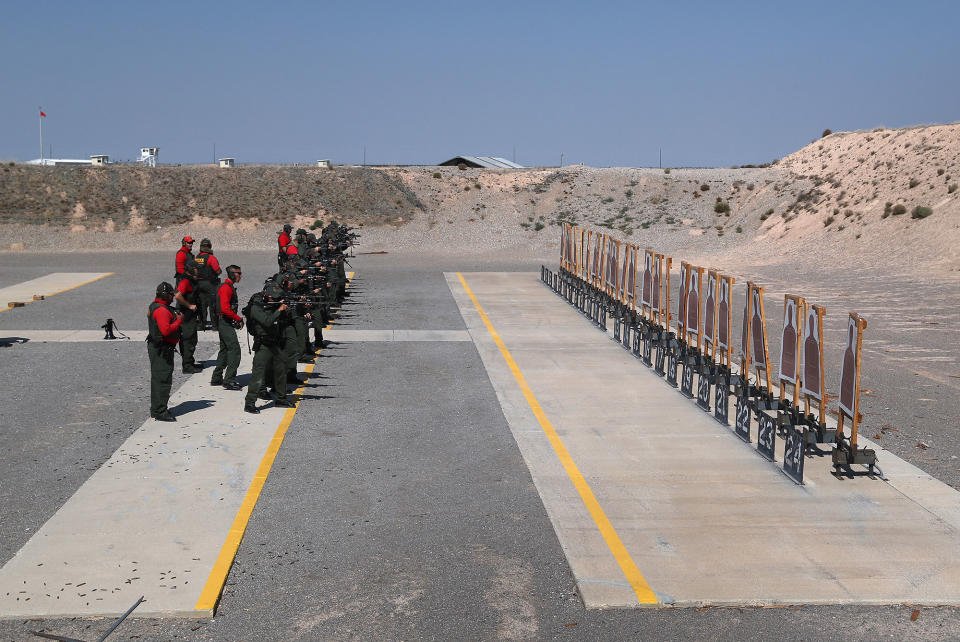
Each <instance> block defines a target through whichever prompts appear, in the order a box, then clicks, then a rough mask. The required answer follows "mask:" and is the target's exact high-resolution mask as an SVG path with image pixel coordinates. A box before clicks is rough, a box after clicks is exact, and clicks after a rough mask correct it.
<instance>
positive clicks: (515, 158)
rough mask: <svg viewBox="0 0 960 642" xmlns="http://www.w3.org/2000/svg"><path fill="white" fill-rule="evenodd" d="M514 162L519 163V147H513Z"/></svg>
mask: <svg viewBox="0 0 960 642" xmlns="http://www.w3.org/2000/svg"><path fill="white" fill-rule="evenodd" d="M513 162H514V163H516V162H517V146H516V145H514V146H513Z"/></svg>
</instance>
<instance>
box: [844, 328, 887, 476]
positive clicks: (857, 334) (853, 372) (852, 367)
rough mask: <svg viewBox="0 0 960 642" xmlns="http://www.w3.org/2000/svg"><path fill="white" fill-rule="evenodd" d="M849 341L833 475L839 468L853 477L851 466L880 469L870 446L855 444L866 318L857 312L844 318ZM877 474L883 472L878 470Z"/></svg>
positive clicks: (873, 472)
mask: <svg viewBox="0 0 960 642" xmlns="http://www.w3.org/2000/svg"><path fill="white" fill-rule="evenodd" d="M847 329H848V336H849V338H848V341H847V348H846V350H845V351H844V355H843V362H842V366H841V370H840V398H839V407H838V410H837V433H836V444H835V445H834V448H833V468H834V472H833V474H834V475H835V476H837V477H839V476H840V475H841V472H840V471H841V469H844V470H846V472H847V473H848V474H849V475H850V476H853V474H854V472H853V470H852V469H851V466H853V465H860V466H866V467H867V474H869V475H871V476H873V475H874V474H875V473H877V472H879V468H878V467H877V453H876V452H875V451H874V450H873V449H871V448H860V447H859V446H858V445H857V431H858V429H859V427H860V422H861V421H862V416H861V415H860V356H861V354H862V351H861V348H862V345H863V331H864V330H866V329H867V321H866V319H864V318H863V317H861V316H860V315H859V314H857V313H856V312H851V313H850V316H849V318H848V319H847ZM848 420H849V422H850V436H849V437H847V436H846V434H845V433H844V425H845V424H846V422H847V421H848ZM880 476H881V477H882V476H883V473H882V472H880Z"/></svg>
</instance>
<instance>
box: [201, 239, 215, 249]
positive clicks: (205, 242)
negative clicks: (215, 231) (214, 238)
mask: <svg viewBox="0 0 960 642" xmlns="http://www.w3.org/2000/svg"><path fill="white" fill-rule="evenodd" d="M205 247H208V248H212V247H213V243H211V242H210V239H203V240H202V241H200V249H201V250H202V249H203V248H205Z"/></svg>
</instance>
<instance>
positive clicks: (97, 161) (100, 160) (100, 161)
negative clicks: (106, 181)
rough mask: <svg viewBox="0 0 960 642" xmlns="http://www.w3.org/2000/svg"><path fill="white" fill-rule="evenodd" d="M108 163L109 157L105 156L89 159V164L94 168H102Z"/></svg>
mask: <svg viewBox="0 0 960 642" xmlns="http://www.w3.org/2000/svg"><path fill="white" fill-rule="evenodd" d="M109 162H110V157H109V156H107V155H106V154H96V155H95V156H91V157H90V164H91V165H93V166H94V167H103V166H104V165H106V164H107V163H109Z"/></svg>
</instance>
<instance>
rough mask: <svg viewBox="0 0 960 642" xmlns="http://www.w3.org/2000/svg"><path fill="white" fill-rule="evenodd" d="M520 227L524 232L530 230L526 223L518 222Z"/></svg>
mask: <svg viewBox="0 0 960 642" xmlns="http://www.w3.org/2000/svg"><path fill="white" fill-rule="evenodd" d="M520 227H522V228H523V229H525V230H529V229H530V224H529V223H527V222H526V221H520Z"/></svg>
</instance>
